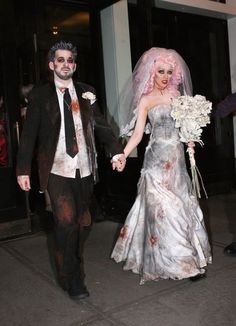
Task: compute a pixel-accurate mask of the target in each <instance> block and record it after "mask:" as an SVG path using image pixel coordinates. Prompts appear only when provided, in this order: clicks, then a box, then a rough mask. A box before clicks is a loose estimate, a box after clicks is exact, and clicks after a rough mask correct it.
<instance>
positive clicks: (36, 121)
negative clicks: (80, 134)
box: [16, 81, 123, 191]
mask: <svg viewBox="0 0 236 326" xmlns="http://www.w3.org/2000/svg"><path fill="white" fill-rule="evenodd" d="M74 86H75V90H76V93H77V97H78V100H79V103H80V112H81V119H82V124H83V130H84V136H85V140H86V144H87V149H88V154H89V159H90V164H91V166H92V169H93V171H92V172H93V175H94V179H95V181H96V175H97V172H96V171H97V161H96V149H95V141H94V131H95V132H96V136H97V137H98V140H99V141H100V142H101V143H103V144H104V145H105V147H106V148H107V150H108V151H109V153H110V155H111V156H113V155H115V154H118V153H123V148H122V146H121V145H120V144H119V143H118V141H117V139H116V137H115V135H114V134H113V132H112V130H111V128H110V126H109V125H108V124H107V122H106V120H105V119H104V117H103V116H102V114H101V113H100V110H99V107H98V105H97V102H95V103H94V104H92V105H91V103H90V100H88V99H84V98H82V94H83V93H84V92H92V93H94V94H95V91H94V89H93V88H92V87H91V86H89V85H87V84H84V83H81V82H75V81H74ZM60 124H61V114H60V107H59V102H58V98H57V92H56V88H55V84H54V83H48V84H46V85H44V86H40V87H35V88H34V89H33V91H32V92H31V94H30V96H29V106H28V109H27V115H26V121H25V123H24V128H23V131H22V134H21V139H20V145H19V150H18V155H17V167H16V174H17V176H18V175H29V176H30V174H31V161H32V156H33V153H34V148H35V145H36V143H37V158H38V168H39V180H40V188H41V190H42V191H44V190H45V189H46V188H47V184H48V178H49V174H50V171H51V168H52V165H53V161H54V156H55V152H56V148H57V142H58V138H59V131H60Z"/></svg>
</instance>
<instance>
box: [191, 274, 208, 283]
mask: <svg viewBox="0 0 236 326" xmlns="http://www.w3.org/2000/svg"><path fill="white" fill-rule="evenodd" d="M204 278H206V273H204V274H197V275H195V276H192V277H190V278H189V279H190V281H192V282H197V281H200V280H202V279H204Z"/></svg>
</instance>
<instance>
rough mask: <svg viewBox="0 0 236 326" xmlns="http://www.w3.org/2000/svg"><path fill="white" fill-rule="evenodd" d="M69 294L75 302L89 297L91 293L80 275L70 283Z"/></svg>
mask: <svg viewBox="0 0 236 326" xmlns="http://www.w3.org/2000/svg"><path fill="white" fill-rule="evenodd" d="M68 293H69V296H70V297H71V299H73V300H82V299H85V298H87V297H89V292H88V290H87V288H86V286H85V285H84V283H83V281H82V280H81V278H80V276H78V275H76V276H75V277H74V278H73V280H72V281H71V282H70V288H69V289H68Z"/></svg>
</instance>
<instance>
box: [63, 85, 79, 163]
mask: <svg viewBox="0 0 236 326" xmlns="http://www.w3.org/2000/svg"><path fill="white" fill-rule="evenodd" d="M63 103H64V122H65V138H66V153H67V154H68V155H70V156H71V157H75V155H76V154H77V153H78V151H79V150H78V144H77V140H76V134H75V125H74V120H73V114H72V110H71V97H70V93H69V89H68V88H66V89H65V93H64V97H63Z"/></svg>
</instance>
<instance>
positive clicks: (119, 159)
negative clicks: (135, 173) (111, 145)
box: [111, 154, 126, 172]
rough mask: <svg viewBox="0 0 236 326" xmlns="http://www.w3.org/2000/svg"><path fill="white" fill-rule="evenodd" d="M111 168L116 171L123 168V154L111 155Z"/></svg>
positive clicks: (124, 161) (124, 159) (120, 170)
mask: <svg viewBox="0 0 236 326" xmlns="http://www.w3.org/2000/svg"><path fill="white" fill-rule="evenodd" d="M111 164H112V169H113V170H116V171H118V172H122V171H123V170H124V168H125V164H126V158H125V154H117V155H115V156H113V157H112V160H111Z"/></svg>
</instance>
